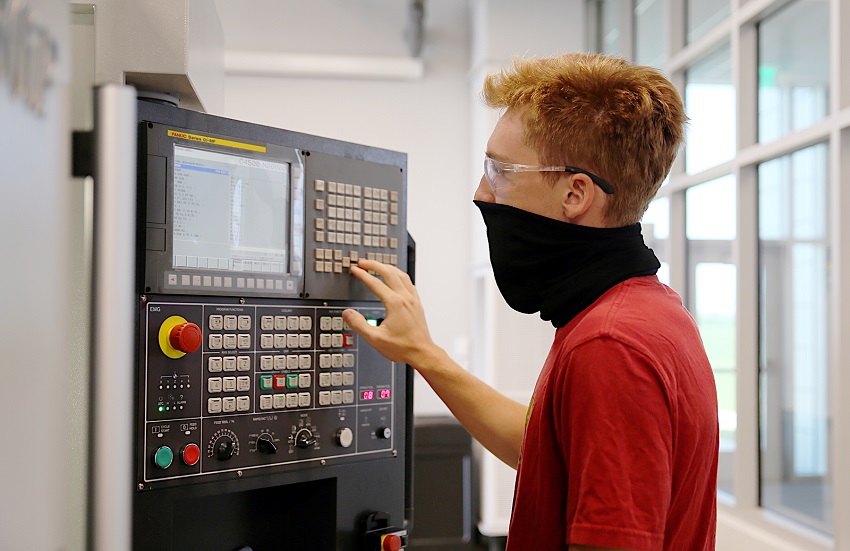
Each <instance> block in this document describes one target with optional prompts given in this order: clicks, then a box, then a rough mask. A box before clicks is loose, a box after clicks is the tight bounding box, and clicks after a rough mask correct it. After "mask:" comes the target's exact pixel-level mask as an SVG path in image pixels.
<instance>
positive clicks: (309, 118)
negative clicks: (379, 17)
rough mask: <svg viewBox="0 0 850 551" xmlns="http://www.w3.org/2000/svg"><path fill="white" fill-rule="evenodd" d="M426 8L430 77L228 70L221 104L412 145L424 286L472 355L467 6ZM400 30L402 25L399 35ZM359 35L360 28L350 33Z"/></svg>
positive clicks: (431, 308)
mask: <svg viewBox="0 0 850 551" xmlns="http://www.w3.org/2000/svg"><path fill="white" fill-rule="evenodd" d="M427 9H428V12H427V14H426V36H429V35H430V36H432V37H433V38H434V39H433V40H428V39H427V38H426V46H425V50H424V52H423V57H424V60H425V76H424V78H423V79H422V80H414V81H393V80H348V79H318V78H294V77H287V78H272V77H250V76H233V75H228V76H227V78H226V81H225V110H224V113H223V114H224V115H225V116H227V117H231V118H235V119H240V120H245V121H251V122H257V123H262V124H266V125H269V126H275V127H279V128H285V129H287V130H295V131H299V132H306V133H310V134H316V135H320V136H326V137H330V138H336V139H341V140H346V141H351V142H356V143H362V144H366V145H370V146H377V147H382V148H386V149H392V150H396V151H402V152H406V153H407V154H408V191H409V194H408V201H409V202H408V230H409V231H410V234H411V235H412V236H413V238H414V239H415V240H416V245H417V273H416V282H417V287H418V289H419V293H420V295H421V297H422V300H423V302H424V304H425V305H426V309H427V312H428V321H429V326H430V330H431V335H432V337H433V338H434V340H435V341H436V342H437V343H438V344H439V345H440V346H442V347H443V348H445V349H446V350H447V351H448V352H449V354H451V355H452V356H453V357H454V358H455V360H457V361H459V362H460V363H461V364H465V363H466V361H467V349H466V348H467V344H466V343H467V341H468V338H467V334H468V325H469V316H468V311H467V310H468V309H467V304H468V296H467V270H468V264H469V247H468V235H469V228H468V212H469V205H470V201H471V200H472V196H471V195H470V193H469V189H470V182H469V179H468V174H469V158H470V152H469V147H468V144H469V139H468V135H469V107H468V105H467V99H466V98H467V84H466V73H467V71H468V67H469V34H468V29H469V20H468V12H467V10H468V8H467V3H466V2H454V1H453V2H430V3H428V4H427ZM402 31H403V28H402V27H401V26H399V27H398V28H397V35H398V36H401V34H402ZM339 32H344V27H342V28H340V31H339ZM391 36H393V37H395V36H396V34H393V35H391ZM337 39H338V40H343V41H344V40H345V39H344V38H339V37H337ZM357 39H358V37H357V33H352V35H351V36H350V40H352V41H357ZM388 49H397V45H396V44H390V45H388ZM417 380H418V382H421V379H419V377H417ZM414 404H415V407H416V412H417V413H418V414H422V413H425V414H428V413H438V412H444V411H446V410H445V407H444V406H443V405H442V403H440V402H439V400H437V399H436V397H435V396H433V394H432V393H431V392H430V389H428V388H427V385H422V384H417V394H416V398H415V402H414Z"/></svg>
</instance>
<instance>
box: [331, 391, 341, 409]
mask: <svg viewBox="0 0 850 551" xmlns="http://www.w3.org/2000/svg"><path fill="white" fill-rule="evenodd" d="M341 403H342V391H341V390H332V391H331V404H333V405H335V406H338V405H339V404H341Z"/></svg>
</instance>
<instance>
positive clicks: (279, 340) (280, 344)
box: [274, 334, 286, 348]
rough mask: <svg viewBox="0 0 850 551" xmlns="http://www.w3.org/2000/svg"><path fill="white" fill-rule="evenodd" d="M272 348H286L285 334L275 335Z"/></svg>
mask: <svg viewBox="0 0 850 551" xmlns="http://www.w3.org/2000/svg"><path fill="white" fill-rule="evenodd" d="M274 347H275V348H286V335H285V334H281V335H278V334H275V336H274Z"/></svg>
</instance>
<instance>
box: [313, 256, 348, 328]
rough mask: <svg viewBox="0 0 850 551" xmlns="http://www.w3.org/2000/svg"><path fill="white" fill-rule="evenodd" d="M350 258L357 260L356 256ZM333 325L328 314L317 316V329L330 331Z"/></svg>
mask: <svg viewBox="0 0 850 551" xmlns="http://www.w3.org/2000/svg"><path fill="white" fill-rule="evenodd" d="M352 260H357V259H356V258H354V259H352ZM332 327H333V319H332V318H331V317H330V316H322V317H321V318H319V329H321V330H322V331H330V330H331V328H332Z"/></svg>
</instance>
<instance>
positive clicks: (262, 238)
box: [172, 145, 291, 274]
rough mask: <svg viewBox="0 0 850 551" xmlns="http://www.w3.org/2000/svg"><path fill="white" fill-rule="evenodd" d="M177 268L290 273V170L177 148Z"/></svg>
mask: <svg viewBox="0 0 850 551" xmlns="http://www.w3.org/2000/svg"><path fill="white" fill-rule="evenodd" d="M173 189H174V224H173V233H172V237H173V249H172V251H173V267H174V268H181V269H187V268H188V269H192V268H198V269H203V270H224V271H229V272H250V273H257V274H262V273H267V274H288V273H289V271H290V270H289V261H290V259H289V258H288V251H289V246H290V238H291V236H290V235H289V232H290V165H289V163H287V162H274V161H268V160H260V159H255V158H252V157H245V156H240V155H232V154H227V153H220V152H217V151H209V150H205V149H196V148H191V147H185V146H182V145H175V146H174V188H173Z"/></svg>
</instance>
